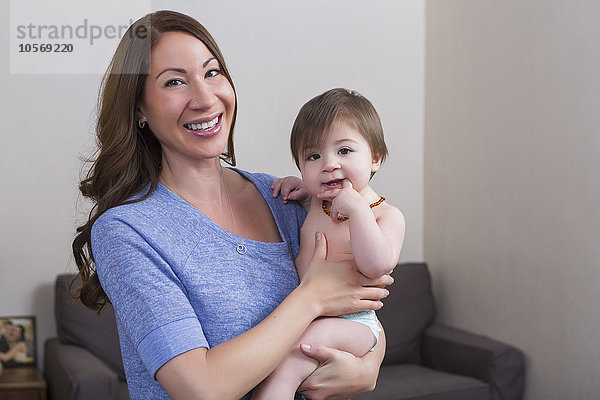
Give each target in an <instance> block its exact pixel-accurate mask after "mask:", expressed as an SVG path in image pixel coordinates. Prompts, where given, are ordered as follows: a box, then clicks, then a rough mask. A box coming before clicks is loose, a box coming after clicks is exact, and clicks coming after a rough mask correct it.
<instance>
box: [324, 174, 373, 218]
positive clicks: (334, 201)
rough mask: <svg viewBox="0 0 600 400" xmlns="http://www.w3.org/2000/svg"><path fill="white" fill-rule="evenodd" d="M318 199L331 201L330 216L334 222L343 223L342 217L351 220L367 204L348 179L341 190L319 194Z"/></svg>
mask: <svg viewBox="0 0 600 400" xmlns="http://www.w3.org/2000/svg"><path fill="white" fill-rule="evenodd" d="M317 197H318V198H319V199H324V200H330V201H331V206H330V216H331V219H332V220H333V221H343V219H342V217H348V218H350V217H351V216H352V213H353V211H354V210H355V209H356V208H357V207H360V205H361V204H362V203H365V200H364V198H363V197H362V196H361V195H360V193H358V192H357V191H356V190H354V187H353V186H352V183H351V182H350V181H349V180H348V179H344V181H343V182H342V187H341V189H332V190H327V191H325V192H323V193H319V194H318V195H317Z"/></svg>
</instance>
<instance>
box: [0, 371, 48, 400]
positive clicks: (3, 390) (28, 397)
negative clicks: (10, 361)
mask: <svg viewBox="0 0 600 400" xmlns="http://www.w3.org/2000/svg"><path fill="white" fill-rule="evenodd" d="M0 399H2V400H46V381H45V380H44V377H43V376H42V374H41V373H40V371H39V370H38V369H37V368H36V367H15V368H4V369H3V370H2V373H0Z"/></svg>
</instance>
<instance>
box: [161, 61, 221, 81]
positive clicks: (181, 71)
mask: <svg viewBox="0 0 600 400" xmlns="http://www.w3.org/2000/svg"><path fill="white" fill-rule="evenodd" d="M216 59H217V58H216V57H210V58H209V59H208V60H206V61H204V63H203V64H202V68H206V66H207V65H208V64H209V63H210V62H211V61H213V60H216ZM167 71H175V72H178V73H180V74H187V71H186V70H185V69H183V68H176V67H171V68H167V69H165V70H164V71H162V72H161V73H159V74H158V75H156V79H158V77H159V76H161V75H162V74H164V73H165V72H167Z"/></svg>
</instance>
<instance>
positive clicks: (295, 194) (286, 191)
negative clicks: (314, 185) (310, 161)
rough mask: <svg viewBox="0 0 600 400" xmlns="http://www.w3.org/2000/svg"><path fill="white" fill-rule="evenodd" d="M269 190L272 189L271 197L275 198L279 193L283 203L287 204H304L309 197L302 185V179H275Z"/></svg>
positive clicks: (293, 177)
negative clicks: (297, 202)
mask: <svg viewBox="0 0 600 400" xmlns="http://www.w3.org/2000/svg"><path fill="white" fill-rule="evenodd" d="M271 189H273V197H277V196H279V193H281V197H282V198H283V202H284V203H287V201H288V200H297V201H300V202H304V201H305V200H307V199H308V198H309V197H310V195H309V194H308V192H307V191H306V189H305V188H304V185H303V184H302V179H300V178H297V177H295V176H286V177H284V178H279V179H276V180H275V182H273V184H272V185H271Z"/></svg>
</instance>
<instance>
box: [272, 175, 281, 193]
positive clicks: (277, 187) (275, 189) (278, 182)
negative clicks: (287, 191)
mask: <svg viewBox="0 0 600 400" xmlns="http://www.w3.org/2000/svg"><path fill="white" fill-rule="evenodd" d="M282 183H283V179H282V178H279V179H275V182H273V184H272V185H271V189H273V197H277V196H279V192H280V191H281V184H282Z"/></svg>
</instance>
